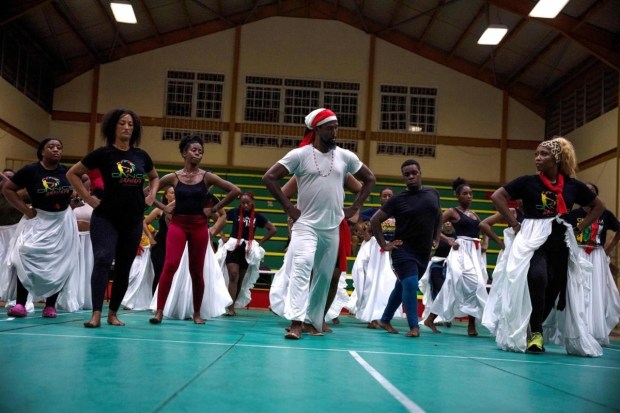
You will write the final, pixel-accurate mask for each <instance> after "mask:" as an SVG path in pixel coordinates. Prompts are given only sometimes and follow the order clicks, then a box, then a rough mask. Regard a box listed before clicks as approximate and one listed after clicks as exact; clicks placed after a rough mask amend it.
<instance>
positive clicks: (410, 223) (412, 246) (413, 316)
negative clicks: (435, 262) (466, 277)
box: [370, 159, 441, 337]
mask: <svg viewBox="0 0 620 413" xmlns="http://www.w3.org/2000/svg"><path fill="white" fill-rule="evenodd" d="M400 169H401V173H402V175H403V179H404V181H405V184H406V185H407V189H406V190H404V191H403V192H401V193H400V194H398V195H396V196H394V197H392V198H390V199H389V200H388V201H387V202H386V203H385V205H383V206H382V207H381V209H380V210H379V211H377V212H376V213H375V214H374V215H373V216H372V218H371V220H370V225H371V227H372V232H373V235H374V236H375V238H376V239H377V242H378V243H379V246H380V247H381V248H382V250H383V251H393V252H392V265H393V267H394V273H395V274H396V276H397V277H398V280H397V281H396V285H395V286H394V290H393V291H392V293H391V294H390V298H389V300H388V304H387V306H386V308H385V311H384V312H383V316H382V317H381V321H380V322H379V325H380V326H381V327H382V328H383V329H385V330H386V331H387V332H388V333H392V334H397V333H398V331H397V330H396V329H394V327H392V325H391V324H390V322H391V320H392V317H393V316H394V313H395V311H396V310H397V309H398V307H399V306H400V305H401V303H404V305H405V310H406V312H407V322H408V324H409V332H408V333H407V334H406V336H407V337H418V336H419V335H420V329H419V325H418V305H417V291H418V276H420V275H421V274H423V273H424V271H425V270H426V266H427V264H428V260H429V257H430V253H431V249H432V247H433V245H437V244H438V243H439V231H440V228H441V207H440V205H439V193H438V192H437V191H436V190H435V189H432V188H425V187H423V186H422V180H421V176H422V174H421V169H420V164H419V163H418V162H417V161H415V160H413V159H409V160H406V161H405V162H403V164H402V165H401V168H400ZM390 217H394V219H395V221H396V229H395V232H394V240H392V241H390V242H386V240H385V238H384V236H383V232H382V231H381V223H382V222H383V221H385V220H386V219H388V218H390Z"/></svg>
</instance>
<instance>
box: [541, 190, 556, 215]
mask: <svg viewBox="0 0 620 413" xmlns="http://www.w3.org/2000/svg"><path fill="white" fill-rule="evenodd" d="M540 201H541V204H540V205H536V209H537V210H539V211H540V213H541V214H542V215H555V214H556V207H557V205H558V200H557V196H556V194H555V192H553V191H543V192H542V193H541V194H540Z"/></svg>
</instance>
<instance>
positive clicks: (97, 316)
mask: <svg viewBox="0 0 620 413" xmlns="http://www.w3.org/2000/svg"><path fill="white" fill-rule="evenodd" d="M84 327H85V328H99V327H101V311H93V315H92V316H91V317H90V320H88V321H87V322H85V323H84Z"/></svg>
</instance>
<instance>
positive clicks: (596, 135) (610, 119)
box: [567, 108, 620, 215]
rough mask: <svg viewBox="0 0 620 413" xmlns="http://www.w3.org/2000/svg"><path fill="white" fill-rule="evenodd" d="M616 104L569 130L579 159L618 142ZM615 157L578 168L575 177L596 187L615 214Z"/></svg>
mask: <svg viewBox="0 0 620 413" xmlns="http://www.w3.org/2000/svg"><path fill="white" fill-rule="evenodd" d="M618 116H620V112H619V111H618V108H616V109H614V110H612V111H609V112H607V113H606V114H605V115H603V116H601V117H599V118H596V119H594V120H593V121H592V122H590V123H588V124H587V125H584V126H582V127H581V128H579V129H577V130H575V131H573V132H571V133H570V134H569V135H568V136H567V138H568V139H569V140H570V141H571V142H572V143H573V146H574V147H575V152H576V153H577V160H578V161H579V162H582V161H585V160H587V159H590V158H593V157H595V156H597V155H599V154H601V153H604V152H607V151H608V150H610V149H615V148H617V146H618V134H619V133H620V131H618ZM617 162H618V160H617V159H611V160H609V161H606V162H603V163H600V164H598V165H595V166H593V167H590V168H587V169H583V170H580V171H579V172H578V173H577V177H578V178H579V179H580V180H582V181H584V182H592V183H594V184H595V185H596V186H597V187H598V189H599V196H600V198H601V199H602V200H603V201H604V202H605V205H606V206H607V209H609V210H610V211H612V212H613V213H614V214H616V215H618V213H619V212H620V205H618V198H619V195H618V194H617V193H616V185H617V182H618V179H620V177H619V176H618V169H617Z"/></svg>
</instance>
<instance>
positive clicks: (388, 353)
mask: <svg viewBox="0 0 620 413" xmlns="http://www.w3.org/2000/svg"><path fill="white" fill-rule="evenodd" d="M3 335H14V336H32V337H59V338H87V339H92V340H117V341H120V340H126V341H141V342H152V343H170V344H198V345H202V346H226V347H230V346H232V345H234V346H235V347H247V348H264V349H278V350H305V351H331V352H335V353H343V352H346V353H348V352H350V351H353V350H348V349H340V348H311V347H293V346H283V345H268V344H245V343H235V342H231V343H223V342H217V341H188V340H159V339H151V338H131V337H105V336H88V335H83V334H43V333H27V332H23V331H0V338H2V336H3ZM356 351H357V353H363V354H377V355H381V356H404V357H429V358H445V359H456V360H481V361H499V362H508V363H524V364H544V365H546V366H549V365H554V366H567V367H589V368H594V369H610V370H620V367H615V366H596V365H593V364H576V363H557V362H549V360H544V358H545V357H544V356H543V357H539V356H536V358H540V359H543V360H542V361H532V360H518V359H505V358H496V357H472V356H452V355H447V354H421V353H401V352H392V351H375V350H356ZM514 354H517V353H514ZM524 356H525V355H524Z"/></svg>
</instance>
